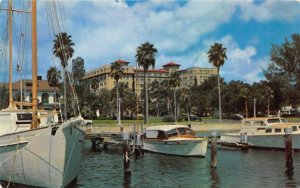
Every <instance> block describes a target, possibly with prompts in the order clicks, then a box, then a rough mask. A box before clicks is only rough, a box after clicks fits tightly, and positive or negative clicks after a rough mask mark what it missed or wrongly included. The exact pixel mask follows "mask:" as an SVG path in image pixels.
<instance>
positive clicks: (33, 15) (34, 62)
mask: <svg viewBox="0 0 300 188" xmlns="http://www.w3.org/2000/svg"><path fill="white" fill-rule="evenodd" d="M31 6H32V7H31V8H32V10H31V11H32V13H31V30H32V127H31V128H33V129H34V128H37V126H38V123H37V122H38V121H37V108H38V99H37V26H36V25H37V23H36V22H37V21H36V0H32V3H31Z"/></svg>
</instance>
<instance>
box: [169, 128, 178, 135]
mask: <svg viewBox="0 0 300 188" xmlns="http://www.w3.org/2000/svg"><path fill="white" fill-rule="evenodd" d="M167 135H168V137H172V136H178V133H177V130H176V129H171V130H168V131H167Z"/></svg>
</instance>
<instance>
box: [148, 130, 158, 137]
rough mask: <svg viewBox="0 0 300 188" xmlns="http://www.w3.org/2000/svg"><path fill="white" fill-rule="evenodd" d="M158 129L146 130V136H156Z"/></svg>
mask: <svg viewBox="0 0 300 188" xmlns="http://www.w3.org/2000/svg"><path fill="white" fill-rule="evenodd" d="M157 136H158V131H146V138H157Z"/></svg>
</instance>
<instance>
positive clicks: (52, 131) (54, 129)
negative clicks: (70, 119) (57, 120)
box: [51, 127, 58, 136]
mask: <svg viewBox="0 0 300 188" xmlns="http://www.w3.org/2000/svg"><path fill="white" fill-rule="evenodd" d="M57 129H58V127H52V129H51V135H52V136H54V135H55V134H56V131H57Z"/></svg>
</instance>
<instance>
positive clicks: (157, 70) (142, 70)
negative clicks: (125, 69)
mask: <svg viewBox="0 0 300 188" xmlns="http://www.w3.org/2000/svg"><path fill="white" fill-rule="evenodd" d="M134 71H136V72H144V69H134ZM146 72H159V73H168V71H167V70H165V69H148V70H147V71H146Z"/></svg>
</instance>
